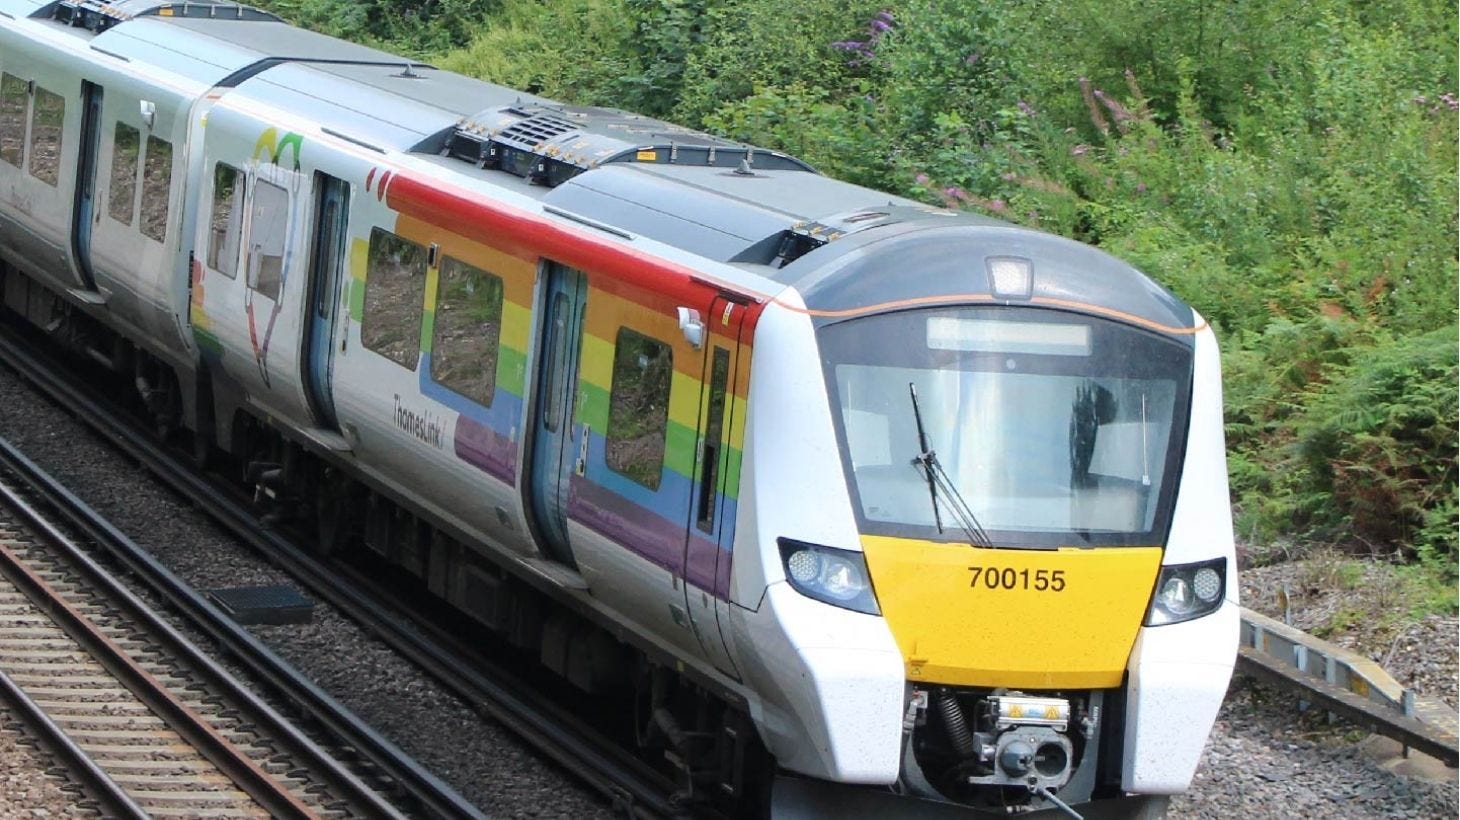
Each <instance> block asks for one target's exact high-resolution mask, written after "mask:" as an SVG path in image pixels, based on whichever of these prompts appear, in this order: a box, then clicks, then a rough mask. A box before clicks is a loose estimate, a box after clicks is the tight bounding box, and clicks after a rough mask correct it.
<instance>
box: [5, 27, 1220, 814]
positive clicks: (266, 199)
mask: <svg viewBox="0 0 1460 820" xmlns="http://www.w3.org/2000/svg"><path fill="white" fill-rule="evenodd" d="M0 260H3V266H0V279H3V305H4V308H5V309H6V312H7V313H8V316H9V318H10V321H25V322H28V323H29V324H31V325H34V326H36V327H39V328H41V329H42V330H43V331H45V332H46V333H48V334H49V336H50V337H51V338H53V339H54V340H55V341H56V342H57V343H59V344H62V345H65V346H67V347H68V348H70V349H72V350H74V351H78V352H80V353H83V354H85V355H87V356H89V357H90V358H91V359H93V360H95V361H96V362H98V363H100V364H102V365H103V366H106V367H109V368H111V369H112V370H115V371H117V372H119V373H124V374H125V375H126V378H127V380H128V383H129V384H134V385H135V388H136V391H137V394H138V397H137V398H138V401H139V402H141V403H142V404H143V406H145V407H146V408H147V410H148V412H149V413H150V414H151V417H152V418H153V420H155V422H156V424H157V425H158V427H159V428H161V429H163V430H169V431H172V433H173V435H175V436H180V437H186V438H187V439H188V440H191V441H192V442H193V446H194V449H195V451H196V452H197V454H198V456H199V458H200V459H203V458H208V457H221V458H223V459H224V460H225V461H226V462H227V463H231V464H235V465H237V467H238V470H239V472H240V473H241V474H242V475H243V477H244V478H246V480H247V481H248V482H250V483H251V484H253V485H255V486H256V488H257V489H258V491H259V493H260V497H261V498H265V499H273V502H272V503H273V507H272V508H271V509H272V510H273V514H275V515H278V516H286V517H290V518H292V519H293V520H295V521H306V522H309V526H312V527H314V528H316V529H315V531H316V532H317V535H318V546H319V549H320V550H321V551H322V552H331V551H345V550H369V551H371V552H373V553H374V554H375V555H376V556H378V558H379V560H380V561H382V562H387V565H393V566H395V567H398V568H399V570H400V572H399V574H400V575H401V576H402V577H409V578H414V579H415V581H416V583H418V584H419V586H420V588H421V589H423V590H428V591H429V592H430V593H432V594H434V595H436V596H439V598H440V599H442V600H443V601H444V602H446V603H448V604H450V605H451V606H453V607H455V608H456V611H459V613H460V616H459V617H461V618H463V619H468V620H469V621H470V622H472V623H474V624H476V625H478V626H480V627H483V628H487V629H492V630H496V631H498V632H500V633H501V634H502V635H503V636H505V637H506V638H507V639H508V640H510V641H511V642H512V643H513V644H515V645H517V646H520V647H524V648H525V649H526V650H527V651H529V652H532V653H533V654H535V655H537V656H538V657H540V658H541V659H542V662H543V663H544V664H545V665H546V666H548V667H549V668H551V669H553V670H556V671H557V672H560V673H561V674H562V675H563V676H565V677H566V678H567V679H568V680H569V681H571V682H572V683H573V684H575V685H577V686H578V687H581V688H582V689H583V690H585V691H587V692H603V693H606V692H624V691H627V692H630V693H632V697H633V698H634V700H635V702H636V703H638V704H640V706H641V708H640V709H638V712H639V715H638V724H639V726H640V732H639V735H640V739H641V740H642V742H643V743H645V744H646V746H648V747H650V748H656V749H660V750H662V751H663V752H664V753H665V754H664V755H663V756H664V757H666V758H667V759H669V760H672V761H674V762H675V765H676V766H677V773H678V775H679V776H681V777H682V779H683V782H684V789H685V792H686V794H687V795H689V796H693V797H700V796H720V797H724V796H731V797H734V796H737V795H739V796H741V797H745V798H747V799H748V798H749V797H751V796H755V795H760V796H764V795H767V794H768V795H769V798H768V799H769V803H765V802H762V803H757V804H756V805H758V806H760V807H762V808H764V807H765V806H766V805H770V806H771V807H773V808H774V810H775V811H776V812H777V813H779V814H781V815H782V816H804V815H811V814H818V813H820V814H828V815H831V814H847V813H848V812H849V811H850V812H851V813H856V814H862V815H868V814H879V815H880V814H888V813H893V812H905V813H917V812H927V813H931V814H933V815H936V816H964V815H968V816H980V815H981V814H982V813H989V814H997V815H1009V814H1019V815H1023V814H1030V815H1034V814H1037V813H1040V812H1053V813H1056V814H1060V815H1066V816H1067V815H1074V816H1080V815H1083V816H1087V817H1094V816H1102V815H1103V816H1135V815H1141V816H1159V815H1160V814H1162V812H1163V806H1164V804H1165V801H1166V797H1165V796H1167V795H1172V794H1177V793H1180V792H1182V791H1183V790H1185V789H1186V788H1187V787H1188V785H1189V783H1190V782H1191V779H1192V776H1193V773H1194V771H1195V769H1196V767H1197V765H1198V762H1199V759H1200V757H1201V753H1202V748H1203V744H1204V742H1205V740H1206V737H1207V734H1208V732H1209V730H1210V727H1211V726H1212V723H1213V721H1214V719H1215V717H1216V714H1217V710H1218V708H1219V706H1220V704H1221V702H1222V698H1223V695H1224V693H1225V690H1226V688H1227V683H1228V680H1229V677H1230V674H1231V670H1232V665H1233V660H1234V656H1235V652H1236V643H1237V624H1238V606H1237V586H1236V582H1235V581H1236V579H1235V564H1234V550H1233V534H1232V525H1231V519H1230V511H1229V503H1228V494H1227V473H1226V463H1225V454H1224V443H1223V430H1222V404H1221V386H1220V385H1221V379H1220V365H1219V362H1218V352H1217V343H1216V340H1215V338H1214V336H1213V333H1212V331H1211V329H1210V328H1209V327H1208V326H1207V324H1206V323H1205V322H1204V321H1203V320H1202V318H1201V317H1200V316H1199V315H1197V314H1196V313H1195V312H1194V311H1193V310H1192V309H1191V308H1190V307H1188V306H1187V305H1186V304H1184V303H1183V302H1181V301H1180V300H1179V299H1177V298H1176V297H1175V296H1173V295H1172V294H1171V293H1169V292H1168V291H1166V290H1164V289H1163V288H1161V287H1160V286H1159V285H1157V284H1155V283H1154V282H1152V281H1151V280H1150V279H1148V278H1147V277H1145V276H1144V275H1142V274H1141V273H1140V272H1138V271H1136V270H1135V269H1133V268H1132V267H1131V266H1129V265H1127V264H1125V263H1123V262H1120V261H1118V260H1116V259H1114V258H1112V257H1110V256H1108V255H1106V254H1105V253H1102V252H1101V251H1098V250H1096V249H1093V248H1090V247H1087V246H1084V245H1081V244H1078V243H1075V242H1072V241H1069V240H1065V239H1062V238H1058V237H1055V236H1050V235H1046V234H1043V233H1039V232H1037V231H1033V230H1030V229H1027V228H1023V227H1019V226H1015V225H1010V224H1006V223H1003V222H999V221H995V220H992V219H987V218H983V217H979V216H974V215H970V214H966V213H957V212H952V211H948V210H944V209H941V208H937V207H929V206H927V205H925V204H922V203H918V202H915V201H912V200H908V199H903V198H900V197H896V196H889V195H887V194H884V193H879V192H877V191H873V190H869V189H865V188H861V187H857V186H854V185H849V184H846V183H842V182H838V181H836V180H832V179H828V178H826V177H824V176H821V175H819V174H817V173H816V172H815V170H814V169H812V168H810V167H808V166H807V165H805V164H804V163H802V162H800V161H798V160H796V159H794V158H792V157H789V156H786V155H784V154H781V153H778V152H776V151H770V150H764V149H759V148H756V147H754V146H750V145H744V144H740V143H736V142H731V141H728V140H724V139H719V138H716V137H713V136H709V135H706V134H702V133H697V132H694V131H690V130H687V129H684V128H681V127H677V126H674V125H671V124H668V123H664V122H659V121H655V120H652V119H647V118H644V117H640V116H636V115H633V114H631V113H626V112H623V111H617V110H609V109H602V108H585V107H574V106H570V105H563V104H560V103H557V102H553V101H551V100H547V99H543V98H540V97H537V96H534V95H531V94H526V93H521V92H518V91H514V90H511V89H507V88H503V87H499V86H495V85H490V84H487V83H484V82H480V81H477V80H474V79H470V78H467V77H463V76H459V75H455V74H452V73H449V72H445V71H439V70H436V69H434V68H432V67H431V66H429V65H424V64H420V63H417V62H413V61H410V60H406V59H403V58H400V57H397V56H394V55H391V54H388V53H384V52H381V51H377V50H373V49H370V48H366V47H363V46H359V45H355V44H351V43H347V42H343V41H340V40H336V39H332V38H328V37H325V36H322V35H318V34H314V33H311V32H307V31H304V30H300V29H297V28H293V27H290V26H289V25H287V24H286V23H284V22H281V21H280V20H278V19H277V18H275V17H273V16H271V15H270V14H267V13H265V12H262V11H259V10H255V9H252V8H249V7H247V6H242V5H238V4H235V3H228V2H221V0H196V1H195V2H187V3H159V2H156V0H119V1H118V2H114V3H110V4H105V3H99V2H94V0H0ZM17 317H18V319H17ZM756 761H761V762H762V763H764V765H765V770H766V771H769V772H771V773H772V774H770V775H767V776H766V777H765V778H764V780H761V779H757V778H755V777H753V776H752V774H751V773H752V772H753V771H756V770H757V769H756V767H755V766H753V765H752V764H753V763H755V762H756Z"/></svg>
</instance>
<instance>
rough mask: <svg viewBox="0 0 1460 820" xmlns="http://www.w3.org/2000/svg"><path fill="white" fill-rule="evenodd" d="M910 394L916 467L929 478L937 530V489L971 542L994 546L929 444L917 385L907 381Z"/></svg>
mask: <svg viewBox="0 0 1460 820" xmlns="http://www.w3.org/2000/svg"><path fill="white" fill-rule="evenodd" d="M907 392H908V396H909V397H910V398H911V399H912V406H913V421H914V422H916V423H917V428H918V450H919V453H918V455H917V456H915V457H914V458H913V460H912V464H913V466H915V467H921V468H922V473H923V477H924V478H926V479H927V481H928V495H929V497H930V498H931V499H932V502H933V523H934V524H936V525H937V527H938V532H940V533H941V532H942V531H943V517H942V514H941V512H940V511H939V508H938V493H939V492H942V493H943V495H944V497H945V498H947V500H948V508H949V510H951V511H952V513H953V517H954V518H955V519H957V520H958V525H959V526H960V527H962V528H963V532H964V533H965V534H967V535H968V541H969V543H970V544H971V545H973V546H977V547H992V546H993V542H992V541H990V540H989V536H988V533H986V532H984V529H983V527H982V526H981V525H980V524H979V523H978V517H977V516H975V515H974V514H973V509H972V508H970V507H969V506H968V502H967V501H965V500H964V499H963V494H962V493H960V492H958V488H957V487H956V486H954V485H953V480H952V479H951V478H949V477H948V472H947V471H946V470H944V469H943V465H942V463H941V462H939V461H938V454H937V453H935V452H933V450H932V448H930V447H929V446H928V433H927V430H926V429H925V428H924V427H923V411H922V408H921V407H919V406H918V389H917V386H916V385H915V384H913V383H912V382H908V385H907Z"/></svg>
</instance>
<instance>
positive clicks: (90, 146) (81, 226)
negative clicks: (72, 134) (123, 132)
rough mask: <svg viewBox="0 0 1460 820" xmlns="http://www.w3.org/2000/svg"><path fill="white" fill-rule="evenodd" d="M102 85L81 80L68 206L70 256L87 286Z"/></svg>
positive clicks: (91, 282)
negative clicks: (78, 129)
mask: <svg viewBox="0 0 1460 820" xmlns="http://www.w3.org/2000/svg"><path fill="white" fill-rule="evenodd" d="M101 99H102V87H101V86H99V85H97V84H96V83H93V82H90V81H88V80H82V81H81V143H80V146H79V148H78V151H79V153H78V154H77V158H76V199H75V203H74V204H73V206H72V208H71V258H72V259H73V260H75V263H76V274H77V276H79V277H80V279H81V283H82V285H84V286H85V288H86V289H87V290H95V289H96V277H95V276H94V275H93V273H92V270H91V226H92V222H93V220H94V219H98V218H100V216H101V214H100V212H99V211H97V210H96V166H97V154H98V151H99V148H100V143H101V121H102V120H101Z"/></svg>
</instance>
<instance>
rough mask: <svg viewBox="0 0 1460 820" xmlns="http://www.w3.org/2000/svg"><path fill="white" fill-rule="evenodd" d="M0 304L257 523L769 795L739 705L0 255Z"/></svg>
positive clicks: (680, 756)
mask: <svg viewBox="0 0 1460 820" xmlns="http://www.w3.org/2000/svg"><path fill="white" fill-rule="evenodd" d="M0 307H3V308H6V309H8V310H9V311H11V312H13V313H15V314H17V315H18V316H20V317H22V318H23V319H25V320H26V321H27V322H28V323H29V324H31V325H34V326H36V327H38V328H40V329H41V330H42V331H43V332H44V333H45V334H46V335H47V337H48V338H49V339H50V341H51V343H52V344H54V345H55V346H57V347H59V348H62V349H64V350H65V351H67V352H69V353H72V354H75V355H79V356H81V357H83V358H85V359H86V360H88V361H90V362H91V363H93V364H94V365H95V366H97V367H100V368H103V369H104V370H105V371H107V372H108V373H110V374H112V375H113V376H114V377H116V378H117V379H118V383H119V384H120V385H122V386H125V387H127V388H129V392H130V393H131V395H132V401H131V402H130V404H131V407H132V409H133V410H134V411H135V412H137V413H138V415H139V417H141V418H144V419H147V420H149V421H150V422H151V423H152V424H153V426H154V428H155V429H156V430H157V431H158V432H159V434H161V435H162V436H163V437H164V438H169V439H171V440H173V441H177V440H178V438H179V436H180V435H181V434H182V433H184V432H186V433H187V434H189V435H191V445H192V452H193V456H194V459H193V460H194V463H195V465H197V466H199V467H200V468H202V467H203V466H205V465H208V464H212V465H214V466H217V467H219V468H222V470H221V472H222V474H225V475H231V476H232V477H233V480H235V481H238V482H239V483H240V484H241V485H242V486H243V487H245V488H248V489H249V490H251V491H253V493H254V495H255V498H256V500H257V505H258V513H259V516H260V521H261V523H263V524H264V525H266V526H279V527H283V526H291V527H295V528H299V529H301V530H304V531H311V530H312V532H313V534H314V539H313V544H314V547H315V549H316V551H317V552H318V553H320V554H321V555H322V556H334V555H340V556H341V557H348V556H349V555H350V554H351V553H352V552H354V551H359V552H361V553H366V554H369V555H370V556H372V557H373V559H374V560H376V561H382V562H384V563H386V564H388V565H390V566H393V567H398V568H400V569H402V570H404V572H405V574H406V575H407V576H408V577H410V578H412V579H414V580H415V583H416V584H417V585H418V587H419V589H420V591H423V592H425V593H428V594H429V596H430V597H431V598H434V599H435V600H437V601H440V602H441V603H443V604H445V605H447V606H449V607H450V608H451V609H453V610H455V611H457V612H460V613H461V614H463V615H465V616H466V617H467V618H469V619H471V621H472V622H474V623H476V624H479V625H480V626H481V627H483V628H485V629H487V630H489V631H491V632H493V633H495V634H497V635H499V636H500V637H501V638H502V639H504V640H505V641H506V642H507V643H508V644H510V645H511V646H512V647H515V648H517V649H519V650H522V651H523V652H524V653H526V654H528V655H529V656H535V658H536V660H537V661H538V662H540V663H541V664H542V665H543V666H544V667H546V668H547V669H549V670H552V671H553V672H555V673H556V674H558V675H560V676H561V677H562V678H564V679H565V680H566V681H568V682H569V683H570V684H571V685H572V686H573V687H575V688H576V689H578V690H581V691H583V692H585V693H589V694H594V695H600V696H604V697H610V698H622V699H623V704H624V706H625V709H624V710H622V713H632V714H633V715H634V716H635V717H634V720H633V722H634V724H635V725H634V727H632V728H629V727H625V728H626V729H627V731H628V733H629V734H631V735H632V737H630V738H629V742H635V741H636V742H637V744H638V745H639V746H640V748H641V751H642V753H643V754H644V756H645V758H646V759H649V760H651V761H653V760H658V761H660V762H661V764H662V765H664V766H666V767H667V770H668V771H669V773H671V774H672V775H674V776H675V777H676V778H677V779H678V781H679V782H680V783H681V790H680V794H679V798H680V799H681V800H683V801H686V802H697V801H706V800H709V801H715V802H718V803H719V804H720V805H721V807H722V808H725V807H729V808H732V809H734V808H736V807H737V805H738V807H739V808H740V809H742V810H743V809H744V808H745V807H746V805H747V804H746V803H743V802H738V801H740V799H741V798H742V797H743V796H747V795H748V796H749V797H750V798H751V801H750V803H749V805H755V804H756V801H761V800H764V799H766V798H767V796H768V794H769V787H770V781H771V778H770V776H769V775H770V772H771V770H772V769H771V764H772V761H771V760H770V758H769V755H768V754H767V753H766V752H765V749H764V747H763V745H762V744H761V743H760V741H759V738H758V737H757V736H756V733H755V730H754V728H753V726H752V725H751V723H750V721H749V719H748V718H747V717H746V716H745V715H744V714H743V713H742V712H741V711H740V710H739V709H738V708H736V707H735V706H733V705H730V704H727V703H726V702H725V701H724V700H722V699H720V698H719V697H717V696H716V695H714V694H713V693H711V692H709V691H708V690H706V689H704V688H703V687H701V686H700V685H698V684H696V683H695V682H693V681H692V680H691V679H689V678H687V677H686V676H684V675H682V674H681V673H679V672H678V671H676V670H674V669H672V668H671V667H670V666H669V665H666V664H665V663H662V662H660V660H657V659H655V658H651V657H650V656H649V655H648V654H647V653H646V652H645V651H643V650H642V649H641V648H639V647H637V646H635V645H632V644H630V643H628V642H626V641H624V640H621V639H620V637H619V636H617V635H616V634H614V633H611V632H610V631H608V630H607V629H605V628H604V627H603V626H600V625H599V624H597V623H595V622H593V621H591V620H589V619H588V618H586V617H584V616H583V615H582V614H580V613H579V612H577V611H575V610H574V609H572V608H570V607H568V606H566V605H564V604H562V603H560V602H558V601H556V600H554V599H553V598H551V597H549V596H548V595H546V594H544V593H542V592H540V591H539V590H537V589H535V588H533V587H532V586H530V585H529V584H527V583H526V582H524V581H522V580H520V579H518V578H517V577H516V576H515V575H513V574H511V573H509V572H507V571H505V570H504V569H503V568H501V567H499V566H497V565H496V564H494V563H493V562H492V561H491V560H490V559H488V558H487V557H486V556H485V555H483V554H482V553H480V552H478V551H477V550H476V549H474V548H472V547H471V546H470V545H468V544H465V543H463V542H461V541H460V540H458V539H457V538H455V537H453V536H452V535H451V534H450V533H449V532H447V531H445V530H444V529H442V528H441V527H439V526H437V525H436V524H434V523H433V522H432V521H431V520H430V519H429V518H428V517H426V516H424V515H422V514H420V513H419V512H418V511H416V510H414V509H411V508H408V507H407V506H405V505H403V504H400V503H397V502H396V501H395V500H393V499H392V498H389V497H387V496H386V495H385V494H383V493H382V492H380V491H378V490H377V489H375V488H372V487H370V486H368V485H366V484H365V483H364V482H362V481H360V480H359V479H356V478H355V477H354V476H352V475H350V474H349V473H347V472H346V471H345V470H343V469H341V468H340V467H339V466H338V465H336V464H334V463H332V462H330V461H328V460H327V459H325V458H323V457H321V456H320V455H318V454H316V453H314V452H313V451H311V450H309V449H307V448H305V447H304V446H303V445H302V444H301V443H299V442H298V441H295V440H294V439H292V438H290V437H289V436H287V435H286V434H285V433H284V432H283V431H281V430H280V429H278V428H276V427H275V426H273V425H272V424H271V423H270V422H269V421H268V420H266V419H264V418H262V417H261V416H260V415H258V414H256V413H255V412H254V411H253V410H252V409H250V408H248V407H247V406H245V404H244V401H243V398H242V396H241V394H240V393H239V392H238V390H237V389H236V388H235V386H233V385H231V384H229V383H227V381H226V380H220V379H217V378H215V377H214V376H211V375H210V374H209V372H208V370H207V366H206V364H205V363H204V364H201V365H199V369H198V371H197V372H191V371H190V372H179V371H177V370H176V369H175V368H174V367H172V365H171V364H169V363H168V362H166V361H163V360H162V359H160V358H157V357H155V356H153V355H152V354H150V353H149V352H147V351H146V350H143V349H141V348H139V347H138V346H137V345H135V344H133V343H132V342H131V341H130V340H128V339H127V338H125V337H124V336H122V335H121V334H118V333H116V332H115V331H112V330H111V329H109V328H107V327H106V326H105V325H102V324H101V323H100V322H98V321H96V320H95V319H93V318H91V317H90V316H89V315H87V314H86V313H85V312H84V311H82V310H81V309H79V308H77V307H76V306H74V305H72V304H70V303H68V302H67V301H66V300H64V299H62V298H60V297H58V296H57V295H56V294H55V293H53V292H51V291H50V290H48V289H47V288H46V287H45V286H44V285H42V284H40V283H38V282H36V281H35V280H33V279H31V278H29V277H27V276H25V275H23V274H21V273H20V272H18V271H17V270H16V269H15V268H13V267H9V266H5V265H3V263H0ZM228 465H232V466H231V468H230V467H229V466H228ZM631 703H632V704H633V705H632V706H630V704H631Z"/></svg>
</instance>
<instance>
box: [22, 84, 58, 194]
mask: <svg viewBox="0 0 1460 820" xmlns="http://www.w3.org/2000/svg"><path fill="white" fill-rule="evenodd" d="M65 120H66V100H65V99H64V98H63V97H62V96H61V95H60V94H56V93H54V92H51V91H47V90H45V89H44V88H40V87H39V86H37V87H36V90H35V105H34V106H33V107H32V108H31V111H30V175H31V176H33V177H35V178H36V179H38V180H40V181H41V182H44V183H46V184H47V185H60V183H61V126H62V124H63V123H64V122H65Z"/></svg>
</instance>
